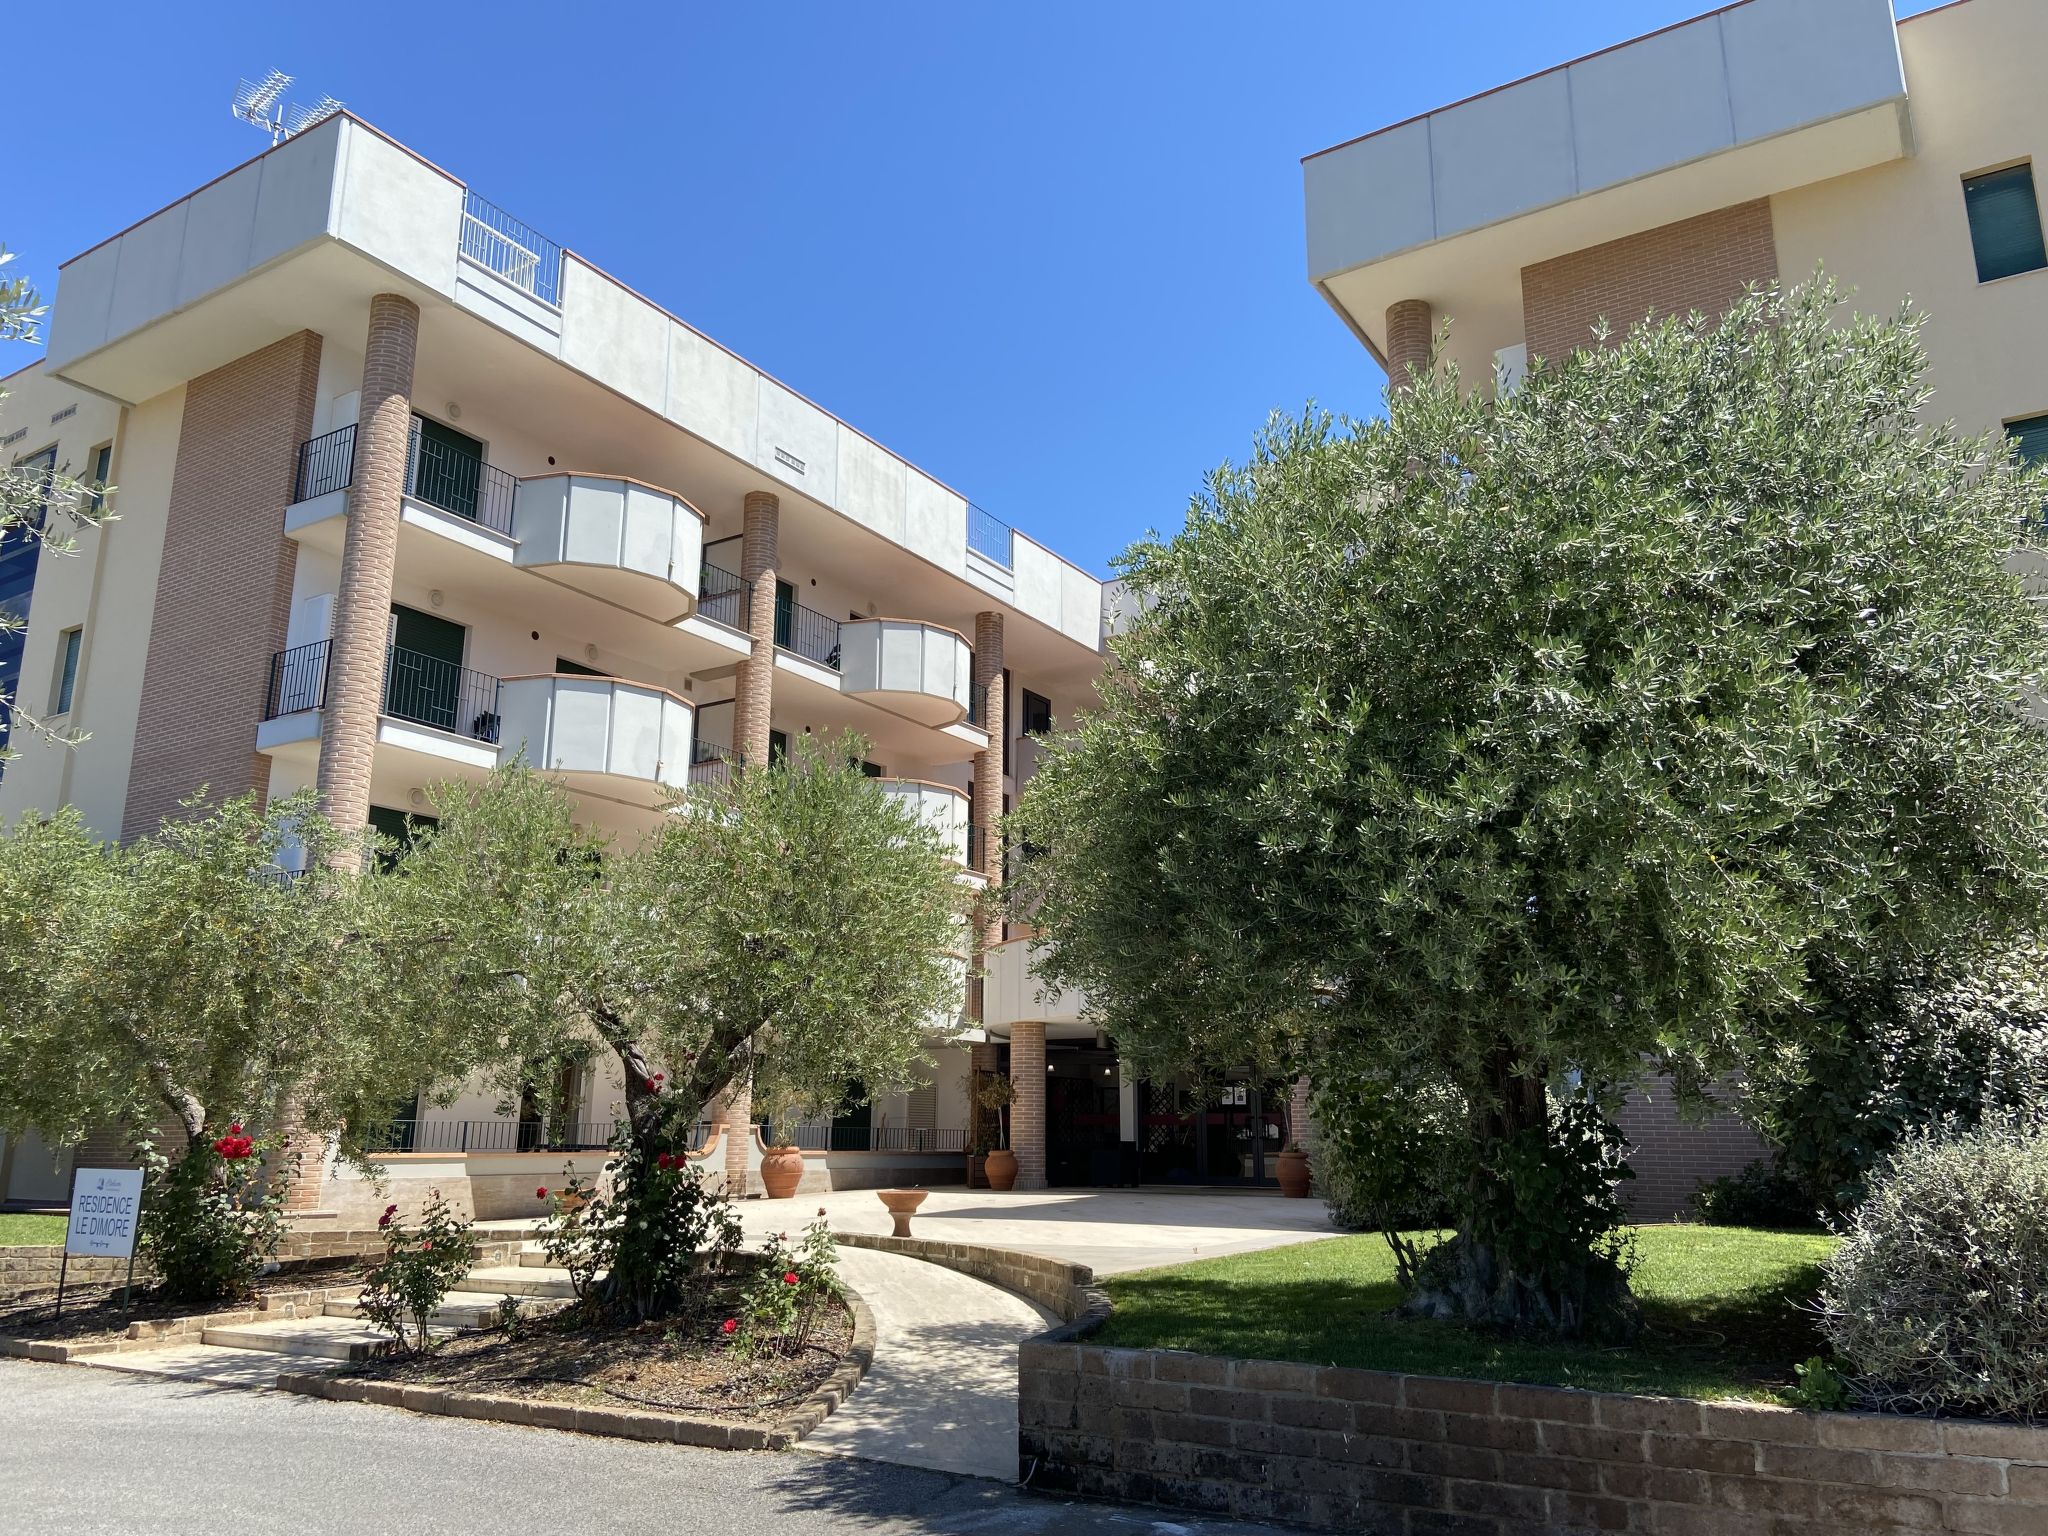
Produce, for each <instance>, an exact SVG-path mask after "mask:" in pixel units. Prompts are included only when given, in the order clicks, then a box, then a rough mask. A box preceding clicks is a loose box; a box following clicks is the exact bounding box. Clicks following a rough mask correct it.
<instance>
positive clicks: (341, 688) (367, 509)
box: [319, 293, 420, 864]
mask: <svg viewBox="0 0 2048 1536" xmlns="http://www.w3.org/2000/svg"><path fill="white" fill-rule="evenodd" d="M419 339H420V310H419V306H418V305H417V304H415V303H413V301H412V300H411V299H408V298H403V297H401V296H400V295H398V294H395V293H380V294H378V295H377V296H376V297H375V298H373V299H371V300H370V334H369V339H368V340H367V341H365V342H364V344H363V392H362V404H361V407H360V410H359V412H358V415H357V417H356V459H355V477H354V480H353V482H352V483H351V484H350V486H349V490H348V531H347V533H346V534H345V535H344V536H343V540H342V546H341V590H340V592H339V593H338V594H337V595H336V597H335V601H334V635H333V639H332V643H331V644H330V645H329V647H328V652H327V717H326V721H325V723H324V725H323V726H322V729H321V733H320V777H319V786H320V798H321V802H322V804H323V806H324V808H325V810H326V812H327V819H328V820H329V821H331V822H333V823H334V824H335V826H336V828H338V829H339V830H340V832H341V833H342V835H343V837H344V838H348V837H352V836H354V835H355V834H357V833H359V832H361V830H362V829H363V827H364V826H365V825H366V824H367V823H368V821H369V819H370V765H371V760H372V758H373V757H374V755H375V753H376V750H377V716H378V715H379V714H380V713H381V712H382V708H383V693H384V653H385V647H386V637H387V636H388V635H389V633H390V629H391V577H392V571H393V568H394V567H395V566H396V565H397V562H398V512H399V502H400V500H401V499H402V498H403V497H404V495H405V460H406V448H407V442H408V439H409V438H410V437H411V434H412V365H413V358H414V355H415V353H416V352H417V351H418V349H419ZM337 857H339V858H342V859H346V860H348V861H350V863H351V864H352V862H353V860H354V859H355V857H356V855H355V853H354V851H353V849H350V848H347V847H346V845H344V850H343V851H342V852H341V853H339V854H338V855H337Z"/></svg>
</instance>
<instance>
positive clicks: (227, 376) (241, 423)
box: [121, 331, 320, 838]
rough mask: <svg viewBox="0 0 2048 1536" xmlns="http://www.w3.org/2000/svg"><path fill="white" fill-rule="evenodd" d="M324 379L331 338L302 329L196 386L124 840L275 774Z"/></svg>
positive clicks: (188, 396) (175, 479) (168, 517)
mask: <svg viewBox="0 0 2048 1536" xmlns="http://www.w3.org/2000/svg"><path fill="white" fill-rule="evenodd" d="M319 373H320V338H319V337H318V336H317V335H315V334H314V333H313V332H311V331H300V332H299V333H298V334H297V335H296V336H287V337H286V338H285V339H284V340H282V341H278V342H273V343H272V344H271V345H269V346H267V347H265V348H263V349H262V350H261V351H258V352H251V353H250V354H249V355H248V356H247V357H243V358H239V359H237V360H236V361H234V362H232V363H229V364H227V365H226V366H225V367H221V368H216V369H215V370H214V371H213V372H211V373H208V374H202V375H201V376H200V377H198V378H196V379H194V380H192V381H191V383H190V384H188V385H187V386H186V388H185V415H184V421H183V424H182V426H181V428H180V431H179V437H178V456H177V462H176V467H175V469H174V471H173V475H172V480H171V495H170V502H169V506H168V508H167V510H166V512H165V516H164V552H163V562H162V564H161V566H160V567H159V568H158V571H157V587H156V609H155V622H154V627H153V628H152V629H151V631H150V636H149V653H148V656H147V659H146V660H145V661H144V664H143V674H142V678H143V682H142V709H141V714H140V715H139V717H138V718H137V720H136V727H135V757H134V761H133V764H132V766H131V768H130V772H129V776H128V802H127V806H126V809H125V811H124V813H123V815H122V819H121V835H122V837H123V838H132V837H137V836H140V835H142V834H144V833H147V832H150V831H153V830H155V828H156V825H157V823H158V822H159V821H161V820H162V819H163V818H164V817H166V816H168V815H171V814H173V813H174V812H175V811H176V810H177V808H178V802H179V801H180V800H181V799H183V798H184V797H185V796H186V795H188V794H190V793H191V792H192V791H193V790H195V789H197V788H198V787H199V786H200V785H202V784H205V785H208V786H210V788H211V790H212V793H213V794H214V796H215V797H217V798H221V797H226V796H230V795H236V794H241V793H244V792H245V791H247V790H250V789H252V788H253V789H259V790H260V789H262V788H264V787H265V785H266V784H267V782H268V777H269V774H268V760H267V759H264V758H262V757H260V756H259V755H258V754H257V753H256V751H255V738H256V726H257V722H258V721H260V720H261V719H262V718H263V703H264V697H265V693H266V691H267V689H268V688H269V684H270V658H271V656H272V654H273V653H275V652H276V651H278V650H280V649H281V648H282V647H283V645H284V636H285V622H286V619H287V617H288V616H289V611H290V608H291V595H292V565H293V560H294V548H293V546H292V544H291V543H290V542H289V541H288V540H287V539H286V538H285V536H284V509H285V507H286V506H287V505H288V504H289V503H290V501H291V499H292V481H293V476H294V474H295V473H296V470H297V464H298V450H299V444H300V443H302V442H304V441H305V440H306V438H307V437H308V436H309V435H310V434H311V432H312V428H313V403H314V398H315V395H316V393H317V388H316V386H317V384H318V380H319Z"/></svg>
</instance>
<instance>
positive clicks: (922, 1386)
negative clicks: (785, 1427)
mask: <svg viewBox="0 0 2048 1536" xmlns="http://www.w3.org/2000/svg"><path fill="white" fill-rule="evenodd" d="M812 1209H816V1207H812ZM839 1269H840V1273H841V1274H842V1275H844V1276H845V1277H846V1283H847V1284H848V1285H851V1286H852V1287H853V1288H854V1289H855V1290H857V1291H859V1292H860V1294H861V1297H862V1299H863V1300H865V1301H866V1302H867V1304H868V1309H869V1310H870V1311H871V1312H873V1313H874V1315H875V1363H874V1365H873V1367H872V1368H870V1369H869V1371H868V1373H867V1375H866V1376H865V1377H863V1378H862V1380H861V1384H860V1389H859V1390H858V1391H856V1392H855V1393H854V1394H853V1396H852V1397H851V1398H849V1399H848V1400H847V1401H846V1402H845V1403H843V1404H842V1405H841V1406H840V1407H839V1408H838V1409H836V1410H835V1411H834V1412H833V1413H832V1415H831V1417H829V1418H827V1419H826V1420H825V1422H824V1423H822V1424H820V1425H819V1426H818V1427H817V1428H816V1429H815V1430H813V1431H812V1432H811V1433H810V1434H809V1435H807V1436H805V1438H804V1441H803V1448H804V1449H805V1450H807V1451H829V1452H833V1453H835V1454H838V1455H844V1456H864V1457H867V1458H868V1459H870V1460H873V1461H893V1462H897V1463H899V1464H901V1465H903V1466H908V1467H930V1468H932V1469H933V1470H934V1471H939V1472H959V1473H965V1474H966V1475H968V1476H970V1477H993V1478H998V1479H1001V1480H1003V1481H1005V1482H1008V1481H1012V1480H1014V1479H1015V1478H1016V1476H1017V1343H1018V1341H1019V1340H1020V1339H1025V1338H1029V1337H1030V1336H1031V1335H1032V1334H1034V1333H1038V1332H1041V1331H1042V1330H1044V1329H1046V1328H1048V1327H1050V1326H1051V1325H1052V1324H1053V1323H1054V1322H1055V1321H1057V1319H1055V1318H1054V1316H1053V1315H1052V1314H1051V1313H1050V1312H1047V1311H1045V1310H1044V1309H1043V1308H1042V1307H1037V1306H1034V1305H1032V1304H1031V1303H1030V1302H1028V1301H1026V1300H1024V1298H1023V1297H1021V1296H1015V1295H1012V1294H1011V1293H1010V1292H1008V1291H1005V1290H1001V1289H999V1288H997V1287H996V1286H993V1285H986V1284H984V1283H983V1282H981V1281H979V1280H975V1279H972V1278H970V1277H969V1276H967V1275H962V1274H956V1273H955V1272H954V1271H952V1270H950V1269H940V1268H939V1267H938V1266H937V1265H935V1264H926V1263H922V1262H920V1261H919V1260H917V1259H907V1258H904V1257H903V1256H902V1255H901V1254H894V1253H877V1252H874V1251H873V1250H871V1249H865V1248H846V1249H842V1250H841V1252H840V1265H839Z"/></svg>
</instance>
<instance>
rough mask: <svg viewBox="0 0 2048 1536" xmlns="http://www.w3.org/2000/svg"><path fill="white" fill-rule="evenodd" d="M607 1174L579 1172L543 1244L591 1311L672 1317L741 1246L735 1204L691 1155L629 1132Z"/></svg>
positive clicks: (560, 1197) (555, 1206) (555, 1200)
mask: <svg viewBox="0 0 2048 1536" xmlns="http://www.w3.org/2000/svg"><path fill="white" fill-rule="evenodd" d="M605 1174H606V1178H605V1180H604V1181H603V1182H602V1183H592V1182H589V1181H586V1180H584V1179H582V1178H581V1177H579V1176H578V1175H577V1174H575V1173H574V1172H573V1171H571V1172H570V1173H569V1175H568V1179H567V1182H566V1183H565V1184H564V1186H563V1187H562V1188H561V1189H560V1190H559V1191H557V1192H556V1194H555V1195H554V1196H553V1197H552V1206H551V1210H550V1214H549V1217H548V1220H547V1224H546V1226H545V1228H544V1229H543V1231H542V1233H541V1246H542V1248H543V1249H544V1250H545V1251H546V1253H547V1255H548V1259H549V1261H550V1262H551V1263H554V1264H557V1265H559V1266H560V1267H562V1268H564V1269H566V1270H568V1271H569V1281H570V1284H571V1285H572V1286H574V1287H575V1290H576V1295H577V1297H578V1299H579V1300H580V1301H582V1303H583V1304H584V1305H585V1306H586V1307H589V1308H592V1309H593V1310H596V1311H599V1312H604V1313H610V1314H613V1315H616V1316H620V1317H625V1318H629V1319H630V1320H632V1321H634V1322H645V1321H647V1320H648V1319H649V1318H654V1317H663V1316H666V1315H667V1314H669V1313H671V1312H673V1311H675V1310H677V1309H678V1308H679V1307H681V1306H682V1305H683V1303H684V1302H685V1301H686V1300H687V1299H689V1298H692V1297H694V1296H698V1295H700V1294H701V1293H702V1291H703V1289H704V1281H705V1280H706V1279H707V1278H708V1277H710V1276H711V1275H713V1274H716V1273H718V1272H720V1271H722V1270H723V1269H724V1268H725V1266H726V1264H727V1262H728V1260H729V1259H730V1258H731V1257H732V1255H733V1253H734V1252H735V1251H736V1250H737V1249H738V1247H739V1242H740V1224H739V1219H738V1218H737V1217H736V1216H734V1215H733V1213H732V1202H731V1201H730V1200H728V1199H727V1198H726V1197H725V1196H724V1195H722V1194H719V1193H717V1192H715V1191H713V1190H711V1189H708V1188H706V1187H705V1184H704V1181H703V1178H702V1176H701V1175H700V1174H699V1173H698V1171H697V1169H696V1168H695V1167H693V1166H692V1165H691V1163H690V1161H689V1159H688V1158H687V1157H685V1156H683V1155H682V1154H681V1153H679V1152H678V1153H670V1152H655V1153H649V1152H647V1151H646V1150H644V1149H643V1148H642V1147H641V1146H640V1145H639V1144H637V1143H636V1142H635V1141H634V1140H633V1139H632V1135H631V1132H630V1129H629V1128H627V1127H625V1126H624V1125H622V1126H621V1128H620V1131H619V1139H618V1141H617V1142H616V1143H614V1150H613V1153H612V1156H611V1158H610V1160H609V1161H607V1162H606V1163H605ZM542 1194H543V1197H544V1198H545V1197H546V1195H545V1191H544V1190H543V1191H542Z"/></svg>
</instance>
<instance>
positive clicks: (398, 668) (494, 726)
mask: <svg viewBox="0 0 2048 1536" xmlns="http://www.w3.org/2000/svg"><path fill="white" fill-rule="evenodd" d="M384 713H385V714H387V715H389V716H391V718H392V719H394V720H409V721H411V722H412V723H413V724H415V725H430V726H432V727H434V729H435V730H438V731H449V732H452V733H454V734H455V735H458V736H471V737H474V738H475V739H476V740H478V741H488V742H492V743H494V744H495V743H496V741H497V739H498V680H497V679H496V678H495V677H492V676H491V675H490V674H489V673H487V672H473V671H471V670H470V669H469V668H468V667H459V666H457V665H456V664H455V663H454V662H452V661H443V660H442V659H441V658H440V657H438V656H425V655H422V654H421V653H420V652H418V651H405V650H400V649H399V648H398V647H397V646H395V645H394V646H392V647H391V648H390V649H389V651H388V652H387V653H386V656H385V663H384Z"/></svg>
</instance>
